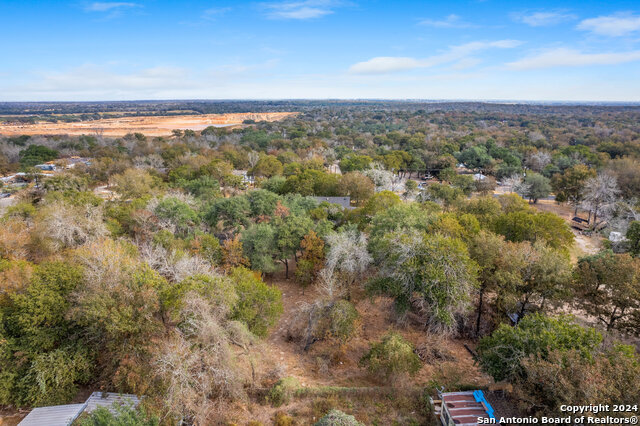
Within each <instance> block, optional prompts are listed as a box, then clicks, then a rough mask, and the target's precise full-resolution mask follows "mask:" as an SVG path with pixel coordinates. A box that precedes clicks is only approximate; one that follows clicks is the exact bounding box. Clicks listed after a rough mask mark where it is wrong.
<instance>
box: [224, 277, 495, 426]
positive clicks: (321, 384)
mask: <svg viewBox="0 0 640 426" xmlns="http://www.w3.org/2000/svg"><path fill="white" fill-rule="evenodd" d="M268 281H269V283H270V284H272V285H276V286H277V287H278V288H279V289H280V290H281V292H282V302H283V306H284V313H283V314H282V316H281V318H280V320H279V322H278V324H277V325H276V326H275V327H274V329H273V331H272V332H271V334H270V335H269V337H268V338H267V339H266V341H265V348H264V353H263V354H262V359H263V365H262V368H263V369H264V370H263V371H262V373H265V372H266V370H270V369H273V367H274V366H277V368H276V369H277V370H278V371H279V372H280V374H281V376H283V377H286V376H293V377H295V378H297V379H298V381H299V382H300V384H301V386H302V387H303V388H306V389H308V391H307V392H308V393H307V394H306V396H305V397H299V398H294V399H293V400H292V401H291V402H290V403H289V404H287V405H284V406H281V407H272V406H271V405H269V404H266V403H264V402H260V401H253V402H249V403H243V404H238V405H237V406H236V407H235V409H234V410H233V411H234V413H233V415H232V416H231V417H232V418H233V419H234V420H235V421H236V423H237V424H246V422H249V421H260V422H262V423H263V424H272V422H273V419H274V416H275V415H276V413H277V412H284V413H287V414H288V415H292V416H294V418H295V419H296V421H297V423H296V424H310V423H313V422H315V421H317V420H318V419H319V418H320V417H321V416H322V415H324V414H325V413H326V412H327V411H328V410H329V409H331V408H338V409H342V410H343V411H345V412H349V413H351V414H353V415H355V416H356V418H358V420H360V421H362V422H364V423H365V424H371V423H374V422H377V424H391V423H392V422H393V421H399V424H406V423H407V422H408V420H407V419H408V418H414V419H419V420H420V424H424V423H423V422H425V421H428V420H431V419H430V418H425V417H424V412H421V410H422V411H424V409H425V407H426V405H425V403H424V401H421V400H420V394H421V392H422V388H423V387H425V386H427V385H429V384H433V383H438V384H441V385H445V386H448V387H449V388H451V387H456V386H477V387H482V386H486V385H488V384H489V383H491V382H492V380H491V378H490V377H488V376H487V375H485V374H484V373H482V372H481V371H480V369H479V368H478V366H477V365H475V363H474V361H473V359H472V356H471V354H470V353H469V352H468V350H467V349H466V348H465V346H464V345H465V343H467V344H468V345H469V346H472V344H471V343H470V342H465V341H463V340H459V339H451V338H444V337H436V338H435V340H434V336H430V335H429V334H428V333H427V332H426V331H425V330H423V329H421V328H420V327H416V326H414V325H406V324H404V325H403V324H398V323H397V321H396V320H395V318H394V313H393V312H394V311H393V301H392V299H390V298H387V297H376V298H369V297H366V296H365V295H364V294H355V295H353V297H352V302H353V303H354V305H355V307H356V309H357V310H358V313H359V314H360V330H359V332H358V334H357V336H355V337H354V338H352V339H351V340H350V341H349V342H348V343H346V344H345V345H342V346H341V345H339V344H336V343H331V342H327V341H319V342H316V343H314V344H313V345H312V346H311V348H310V349H309V350H308V351H305V350H304V348H303V346H302V344H301V343H300V342H297V341H291V340H290V338H289V333H288V330H289V328H290V327H292V325H293V322H294V321H295V320H296V313H297V310H298V309H299V308H300V306H302V305H303V304H305V303H313V302H314V301H315V300H316V299H318V298H319V297H321V295H320V294H319V292H318V291H317V289H315V288H313V287H312V288H308V289H306V290H305V291H304V293H303V290H302V288H301V287H300V286H299V285H298V284H296V283H295V281H294V280H293V279H290V280H285V279H284V277H283V276H281V274H276V276H275V277H273V278H271V279H269V280H268ZM391 330H393V331H396V332H398V333H400V334H402V335H403V336H404V337H405V338H406V339H407V340H409V341H410V342H412V343H413V344H414V345H415V346H416V347H421V346H424V345H428V344H434V343H435V344H438V345H442V347H441V348H439V351H440V352H443V353H446V357H443V359H440V360H436V361H434V360H431V363H424V364H423V367H422V369H421V370H420V371H419V372H418V374H416V376H414V377H411V378H404V379H402V382H401V383H389V382H385V381H383V380H380V379H379V378H375V377H371V375H370V374H369V373H368V372H367V371H366V370H365V369H363V368H361V367H360V366H359V365H358V362H359V360H360V358H361V357H362V356H363V355H364V354H365V353H366V352H367V351H368V350H369V347H370V345H371V344H372V343H374V342H377V341H379V340H380V339H381V338H382V337H383V336H384V335H385V334H386V333H388V332H389V331H391ZM266 385H268V383H267V384H266ZM337 387H339V388H340V390H336V388H337ZM345 388H348V389H345ZM427 417H429V416H427Z"/></svg>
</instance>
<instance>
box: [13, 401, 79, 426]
mask: <svg viewBox="0 0 640 426" xmlns="http://www.w3.org/2000/svg"><path fill="white" fill-rule="evenodd" d="M83 409H84V404H68V405H54V406H52V407H39V408H34V409H33V410H31V412H30V413H29V414H28V415H27V417H25V418H24V419H22V421H21V422H20V423H19V426H58V425H60V426H62V425H64V426H67V425H70V424H71V423H72V422H73V421H74V420H75V419H76V418H77V417H78V416H79V415H80V413H82V410H83Z"/></svg>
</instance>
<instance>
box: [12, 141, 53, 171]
mask: <svg viewBox="0 0 640 426" xmlns="http://www.w3.org/2000/svg"><path fill="white" fill-rule="evenodd" d="M19 156H20V166H21V167H22V168H23V169H28V168H29V167H33V166H35V165H37V164H41V163H46V162H47V161H51V160H55V159H56V158H58V151H56V150H55V149H51V148H47V147H46V146H43V145H29V146H28V147H27V148H26V149H23V150H22V151H20V154H19Z"/></svg>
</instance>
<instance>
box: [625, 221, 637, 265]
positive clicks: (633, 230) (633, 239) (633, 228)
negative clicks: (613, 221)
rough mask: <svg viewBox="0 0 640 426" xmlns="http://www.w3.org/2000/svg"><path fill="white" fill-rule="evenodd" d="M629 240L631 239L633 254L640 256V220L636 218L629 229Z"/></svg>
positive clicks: (630, 249)
mask: <svg viewBox="0 0 640 426" xmlns="http://www.w3.org/2000/svg"><path fill="white" fill-rule="evenodd" d="M627 240H629V253H631V254H632V255H633V256H636V257H638V256H640V221H638V220H634V221H633V222H631V223H630V224H629V228H628V229H627Z"/></svg>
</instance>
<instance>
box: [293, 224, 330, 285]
mask: <svg viewBox="0 0 640 426" xmlns="http://www.w3.org/2000/svg"><path fill="white" fill-rule="evenodd" d="M300 247H301V248H302V255H301V256H300V259H299V260H298V264H297V268H296V279H297V280H298V283H300V285H301V286H302V287H305V288H306V287H307V286H309V285H310V284H312V283H313V282H314V281H315V279H316V277H317V276H318V274H319V273H320V270H321V269H322V267H323V265H324V241H323V240H322V238H320V237H319V236H318V234H316V233H315V231H313V230H311V231H309V232H308V233H307V235H305V236H304V238H303V239H302V242H301V243H300Z"/></svg>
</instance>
